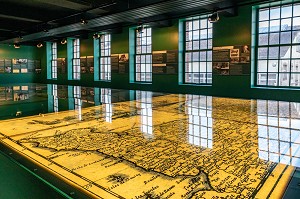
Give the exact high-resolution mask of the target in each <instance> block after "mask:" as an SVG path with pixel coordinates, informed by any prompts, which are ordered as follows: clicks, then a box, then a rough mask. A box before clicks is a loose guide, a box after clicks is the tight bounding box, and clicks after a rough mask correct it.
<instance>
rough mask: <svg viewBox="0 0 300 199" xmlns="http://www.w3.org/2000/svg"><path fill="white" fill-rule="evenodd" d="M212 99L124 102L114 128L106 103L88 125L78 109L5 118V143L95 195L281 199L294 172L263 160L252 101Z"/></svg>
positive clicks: (89, 112)
mask: <svg viewBox="0 0 300 199" xmlns="http://www.w3.org/2000/svg"><path fill="white" fill-rule="evenodd" d="M201 99H203V98H201ZM211 99H212V98H210V100H211ZM205 100H206V104H205V106H203V103H201V102H200V103H199V104H198V105H197V101H196V102H195V99H191V100H189V99H186V98H185V97H182V96H181V97H180V96H178V95H166V96H157V97H154V98H153V99H152V102H151V105H149V104H148V105H149V106H147V105H146V106H144V105H143V104H142V103H141V102H136V101H131V102H119V103H115V104H113V114H112V123H109V122H106V121H105V116H104V115H105V110H104V108H103V105H100V106H95V107H91V108H85V109H82V112H81V117H80V118H81V121H79V120H78V115H76V112H74V111H65V112H59V113H53V114H45V115H39V116H34V117H26V118H22V119H17V120H5V121H1V122H0V125H1V130H0V132H1V134H0V139H1V142H2V143H4V144H6V145H8V146H9V147H12V148H14V149H16V150H17V151H19V152H20V153H23V154H24V155H25V156H30V158H31V159H32V160H33V161H37V162H39V164H41V165H42V166H44V167H45V168H47V169H48V170H49V171H50V172H54V173H56V176H58V177H60V178H63V179H64V180H65V181H67V182H68V181H69V182H70V183H71V184H75V185H76V186H77V187H81V188H83V189H85V190H86V192H87V193H88V194H89V195H90V196H91V197H99V198H128V199H130V198H132V199H139V198H185V199H188V198H215V199H216V198H267V197H271V196H272V197H271V198H281V196H282V193H283V191H284V189H283V188H284V187H285V186H286V183H287V181H288V179H289V175H290V173H291V172H292V170H293V167H292V166H286V165H283V164H279V163H274V162H271V161H266V160H263V159H260V158H259V154H258V125H257V121H256V120H257V115H256V112H255V111H254V112H253V110H252V111H251V109H253V107H254V108H256V107H255V106H254V105H253V101H251V100H237V99H235V100H233V99H224V98H214V99H213V105H212V104H211V103H207V101H208V99H207V98H205ZM199 107H200V108H199ZM150 111H151V113H149V112H150ZM145 113H146V115H145ZM77 114H78V113H77ZM147 114H148V115H147ZM145 117H146V118H145ZM147 117H148V118H147ZM149 119H151V122H149V121H148V120H149ZM145 121H146V122H145ZM278 187H279V188H278ZM278 190H279V191H278Z"/></svg>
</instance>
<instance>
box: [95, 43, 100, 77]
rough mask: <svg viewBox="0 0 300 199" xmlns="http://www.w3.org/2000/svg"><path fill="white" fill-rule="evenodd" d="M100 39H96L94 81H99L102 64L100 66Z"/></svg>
mask: <svg viewBox="0 0 300 199" xmlns="http://www.w3.org/2000/svg"><path fill="white" fill-rule="evenodd" d="M99 50H100V45H99V39H94V80H95V81H99V73H100V64H99V58H100V57H99Z"/></svg>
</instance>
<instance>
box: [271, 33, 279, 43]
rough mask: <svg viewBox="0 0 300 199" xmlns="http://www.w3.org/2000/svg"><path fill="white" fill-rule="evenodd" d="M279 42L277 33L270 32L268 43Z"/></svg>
mask: <svg viewBox="0 0 300 199" xmlns="http://www.w3.org/2000/svg"><path fill="white" fill-rule="evenodd" d="M274 44H279V33H270V36H269V45H274Z"/></svg>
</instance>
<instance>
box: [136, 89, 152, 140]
mask: <svg viewBox="0 0 300 199" xmlns="http://www.w3.org/2000/svg"><path fill="white" fill-rule="evenodd" d="M136 106H137V108H140V116H141V131H142V132H143V133H145V134H146V135H150V136H151V135H152V134H153V128H152V92H150V91H136Z"/></svg>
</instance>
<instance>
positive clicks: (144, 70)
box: [135, 28, 152, 82]
mask: <svg viewBox="0 0 300 199" xmlns="http://www.w3.org/2000/svg"><path fill="white" fill-rule="evenodd" d="M151 32H152V29H151V28H143V29H139V31H137V32H136V50H135V54H136V55H135V75H136V77H135V81H137V82H151V81H152V33H151Z"/></svg>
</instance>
